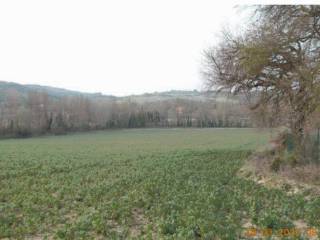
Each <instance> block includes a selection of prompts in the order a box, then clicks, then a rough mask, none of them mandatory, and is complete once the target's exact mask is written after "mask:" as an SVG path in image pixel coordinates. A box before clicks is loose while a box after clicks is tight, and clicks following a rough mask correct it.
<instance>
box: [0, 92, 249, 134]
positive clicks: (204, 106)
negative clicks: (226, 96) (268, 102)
mask: <svg viewBox="0 0 320 240" xmlns="http://www.w3.org/2000/svg"><path fill="white" fill-rule="evenodd" d="M251 126H252V122H251V120H250V117H248V111H247V108H246V106H245V105H244V104H239V102H233V101H223V102H221V101H217V100H215V99H207V100H203V101H196V100H187V99H172V100H159V101H153V102H144V103H137V102H134V101H131V100H130V98H129V99H126V100H117V99H115V100H110V99H105V98H103V97H97V98H90V97H85V96H83V95H79V96H66V97H61V98H52V97H49V96H48V94H47V93H46V92H37V91H31V92H29V93H28V94H27V95H26V96H25V95H22V94H20V93H19V92H18V91H16V90H14V89H11V90H8V91H7V92H6V96H5V100H4V101H3V102H1V103H0V136H2V137H3V136H15V137H28V136H32V135H41V134H48V133H52V134H63V133H66V132H74V131H88V130H101V129H117V128H146V127H251Z"/></svg>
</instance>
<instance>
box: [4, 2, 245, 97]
mask: <svg viewBox="0 0 320 240" xmlns="http://www.w3.org/2000/svg"><path fill="white" fill-rule="evenodd" d="M234 5H235V4H234V3H232V2H228V1H213V0H208V1H205V0H203V1H202V0H194V1H186V0H161V1H160V0H158V1H155V0H134V1H133V0H127V1H124V0H114V1H106V0H104V1H95V0H88V1H79V0H75V1H66V0H63V1H57V0H55V1H44V0H40V1H31V0H29V1H25V0H24V1H15V0H10V1H1V2H0V34H1V35H0V80H5V81H14V82H18V83H32V84H41V85H49V86H55V87H62V88H67V89H72V90H80V91H85V92H102V93H105V94H113V95H127V94H139V93H144V92H154V91H166V90H171V89H187V90H192V89H201V87H202V85H203V83H202V80H201V76H200V74H199V71H200V67H201V64H200V63H201V58H202V51H203V50H204V49H205V48H206V47H208V46H209V45H212V44H214V42H215V39H216V36H217V34H219V33H220V32H221V29H222V28H223V27H224V26H225V25H226V24H229V25H231V26H235V25H239V27H241V24H242V21H243V19H244V18H245V14H244V13H243V12H242V11H240V10H239V8H235V7H234Z"/></svg>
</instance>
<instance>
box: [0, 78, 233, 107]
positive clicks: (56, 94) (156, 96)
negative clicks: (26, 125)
mask: <svg viewBox="0 0 320 240" xmlns="http://www.w3.org/2000/svg"><path fill="white" fill-rule="evenodd" d="M12 90H14V91H16V92H18V93H19V95H21V96H23V97H27V95H28V93H29V92H33V91H36V92H46V93H47V94H48V96H49V97H51V98H55V99H59V98H62V97H65V96H79V95H82V96H85V97H88V98H103V99H110V100H117V101H127V100H131V101H134V102H137V103H144V102H156V101H164V100H172V99H187V100H195V101H205V100H208V99H213V98H214V99H216V101H222V102H224V101H237V98H236V97H234V96H229V94H227V93H225V92H222V93H217V92H214V91H211V92H200V91H197V90H193V91H183V90H171V91H166V92H154V93H145V94H140V95H130V96H125V97H116V96H112V95H104V94H101V93H85V92H79V91H73V90H67V89H63V88H56V87H49V86H41V85H34V84H18V83H14V82H6V81H0V102H2V101H4V100H5V97H6V94H7V92H8V91H12Z"/></svg>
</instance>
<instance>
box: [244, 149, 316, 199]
mask: <svg viewBox="0 0 320 240" xmlns="http://www.w3.org/2000/svg"><path fill="white" fill-rule="evenodd" d="M271 162H272V160H271V158H270V156H268V155H266V154H264V153H261V152H259V153H255V154H253V155H252V156H251V157H250V158H249V159H248V161H247V162H246V163H245V164H244V166H243V167H242V168H241V169H240V170H239V172H238V175H239V176H241V177H244V178H247V179H251V180H253V181H255V182H256V183H257V184H260V185H263V186H265V187H268V188H277V189H282V190H285V191H286V193H287V194H289V195H292V194H303V195H304V196H305V197H306V199H309V198H312V197H316V196H320V166H317V165H306V166H299V167H295V168H293V167H291V166H282V167H281V168H280V169H279V171H278V172H274V171H272V170H271V167H270V165H271Z"/></svg>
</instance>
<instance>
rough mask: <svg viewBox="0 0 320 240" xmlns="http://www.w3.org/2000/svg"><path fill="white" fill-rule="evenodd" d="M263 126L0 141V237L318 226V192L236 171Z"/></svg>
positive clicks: (166, 234) (160, 235) (162, 234)
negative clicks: (275, 186) (272, 184)
mask: <svg viewBox="0 0 320 240" xmlns="http://www.w3.org/2000/svg"><path fill="white" fill-rule="evenodd" d="M268 136H269V135H268V133H267V132H258V131H256V130H253V129H140V130H118V131H104V132H103V131H101V132H94V133H86V134H74V135H68V136H55V137H39V138H32V139H11V140H3V141H0V152H1V155H0V169H1V172H0V238H13V239H25V238H31V239H32V238H34V239H42V238H44V239H45V238H48V239H51V238H56V239H98V238H100V239H128V238H129V239H130V238H131V239H132V238H136V239H196V238H201V239H216V238H215V237H219V238H220V239H238V238H239V234H240V233H241V232H242V230H243V226H244V225H245V224H246V223H247V222H251V223H252V224H255V225H257V226H258V227H261V228H263V227H270V228H273V229H275V230H276V229H280V228H283V227H292V226H293V221H294V220H301V221H302V220H303V221H305V222H306V223H308V224H309V225H310V226H314V227H317V228H319V227H320V219H319V216H320V199H309V200H305V199H304V197H303V196H302V195H295V196H288V195H286V193H285V192H283V191H281V190H268V189H266V188H264V187H262V186H259V185H257V184H255V183H254V182H252V181H249V180H245V179H242V178H240V177H238V176H237V175H236V172H237V170H238V169H239V168H240V167H241V165H242V164H243V162H244V159H246V158H247V156H248V155H249V154H250V151H252V150H253V149H256V148H257V147H259V146H261V145H263V144H265V143H266V142H267V139H268Z"/></svg>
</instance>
